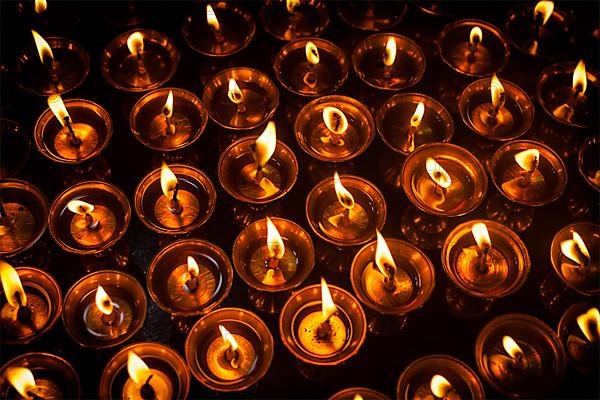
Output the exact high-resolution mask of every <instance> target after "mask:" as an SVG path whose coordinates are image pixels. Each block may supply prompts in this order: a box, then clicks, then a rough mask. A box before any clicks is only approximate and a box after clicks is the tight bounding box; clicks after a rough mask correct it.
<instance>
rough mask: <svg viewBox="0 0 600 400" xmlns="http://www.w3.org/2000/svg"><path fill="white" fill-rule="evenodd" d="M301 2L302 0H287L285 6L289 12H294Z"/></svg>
mask: <svg viewBox="0 0 600 400" xmlns="http://www.w3.org/2000/svg"><path fill="white" fill-rule="evenodd" d="M301 3H302V1H301V0H285V8H287V10H288V12H289V13H293V12H294V11H295V10H296V7H298V6H299V5H300V4H301Z"/></svg>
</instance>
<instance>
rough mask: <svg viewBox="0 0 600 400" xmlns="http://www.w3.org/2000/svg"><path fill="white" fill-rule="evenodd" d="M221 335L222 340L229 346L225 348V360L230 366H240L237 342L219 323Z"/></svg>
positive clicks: (235, 367) (236, 367)
mask: <svg viewBox="0 0 600 400" xmlns="http://www.w3.org/2000/svg"><path fill="white" fill-rule="evenodd" d="M219 330H220V331H221V336H223V340H224V341H225V343H226V344H228V345H229V346H228V347H227V350H225V360H227V362H228V363H229V365H231V367H232V368H234V369H238V368H239V367H240V354H239V352H238V347H239V346H238V343H237V341H236V340H235V338H234V337H233V335H232V334H231V333H229V331H228V330H227V328H225V327H224V326H223V325H219Z"/></svg>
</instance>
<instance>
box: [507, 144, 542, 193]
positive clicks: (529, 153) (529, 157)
mask: <svg viewBox="0 0 600 400" xmlns="http://www.w3.org/2000/svg"><path fill="white" fill-rule="evenodd" d="M515 161H516V163H517V165H518V166H519V167H520V168H521V170H522V171H521V173H520V176H519V177H518V178H517V180H518V184H519V185H520V186H521V187H528V186H529V185H531V183H532V181H535V182H536V184H538V183H539V182H543V181H544V176H543V175H542V174H541V172H540V171H538V166H539V165H540V151H539V150H538V149H529V150H523V151H520V152H518V153H516V154H515ZM505 183H508V182H505ZM503 186H504V184H503Z"/></svg>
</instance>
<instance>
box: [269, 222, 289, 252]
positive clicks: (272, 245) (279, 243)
mask: <svg viewBox="0 0 600 400" xmlns="http://www.w3.org/2000/svg"><path fill="white" fill-rule="evenodd" d="M267 247H268V249H269V257H271V258H276V259H278V260H281V258H282V257H283V254H284V253H285V246H284V244H283V239H282V238H281V235H280V234H279V231H278V230H277V227H276V226H275V224H274V223H273V221H271V218H269V217H267Z"/></svg>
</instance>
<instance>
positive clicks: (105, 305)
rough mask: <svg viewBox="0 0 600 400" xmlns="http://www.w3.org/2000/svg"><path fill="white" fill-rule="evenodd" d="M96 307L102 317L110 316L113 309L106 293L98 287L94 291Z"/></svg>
mask: <svg viewBox="0 0 600 400" xmlns="http://www.w3.org/2000/svg"><path fill="white" fill-rule="evenodd" d="M96 307H98V310H100V312H101V313H102V314H104V315H110V314H112V312H113V308H114V306H113V303H112V300H111V299H110V297H108V293H106V291H105V290H104V288H103V287H102V286H100V285H98V289H96Z"/></svg>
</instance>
